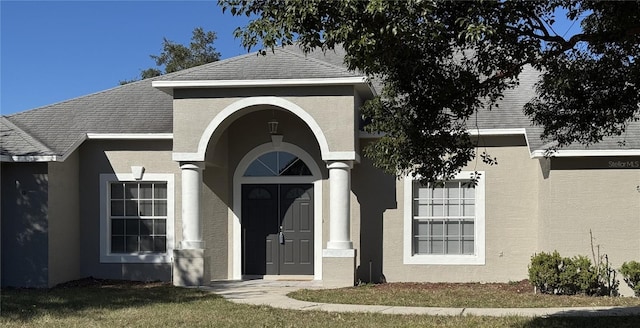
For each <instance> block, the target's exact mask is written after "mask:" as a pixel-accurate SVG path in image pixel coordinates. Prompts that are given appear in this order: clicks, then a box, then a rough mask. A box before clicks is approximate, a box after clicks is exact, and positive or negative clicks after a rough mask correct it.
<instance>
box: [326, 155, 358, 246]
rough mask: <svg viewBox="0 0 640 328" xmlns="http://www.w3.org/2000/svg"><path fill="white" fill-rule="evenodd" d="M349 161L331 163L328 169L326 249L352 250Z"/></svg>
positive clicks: (350, 164)
mask: <svg viewBox="0 0 640 328" xmlns="http://www.w3.org/2000/svg"><path fill="white" fill-rule="evenodd" d="M351 167H352V163H351V161H331V162H328V164H327V168H329V202H330V203H329V241H328V242H327V249H353V243H352V242H351V232H350V230H351V228H350V225H351V222H350V219H351V215H350V214H351V199H350V198H351Z"/></svg>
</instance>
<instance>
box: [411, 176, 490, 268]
mask: <svg viewBox="0 0 640 328" xmlns="http://www.w3.org/2000/svg"><path fill="white" fill-rule="evenodd" d="M474 173H475V172H473V171H462V172H460V173H458V174H457V175H456V176H455V177H454V179H453V180H467V179H470V178H471V177H472V176H473V174H474ZM478 173H479V177H478V184H477V185H476V187H475V196H476V200H475V204H476V206H475V214H476V215H475V221H474V230H475V231H474V252H475V254H473V255H462V254H461V255H432V254H413V182H414V178H413V177H411V176H410V175H407V176H405V178H404V220H403V221H404V231H403V234H404V235H403V239H404V245H403V246H404V252H403V253H404V256H403V259H404V264H432V265H484V264H485V233H486V231H485V200H486V199H485V178H486V176H485V172H484V171H478Z"/></svg>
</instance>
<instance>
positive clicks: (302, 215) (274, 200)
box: [242, 184, 314, 275]
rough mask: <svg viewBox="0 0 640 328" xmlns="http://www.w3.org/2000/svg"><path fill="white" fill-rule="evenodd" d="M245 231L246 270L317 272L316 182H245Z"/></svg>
mask: <svg viewBox="0 0 640 328" xmlns="http://www.w3.org/2000/svg"><path fill="white" fill-rule="evenodd" d="M280 226H282V232H283V233H284V237H285V242H284V244H283V245H281V244H280V243H279V239H278V234H279V231H280ZM242 231H243V235H242V236H243V240H242V247H243V252H242V254H243V259H242V260H243V274H247V275H265V274H267V275H278V274H284V275H307V274H308V275H311V274H313V258H314V256H313V185H311V184H295V185H294V184H291V185H289V184H287V185H284V184H283V185H277V184H261V185H251V184H245V185H242Z"/></svg>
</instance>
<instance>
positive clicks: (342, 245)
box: [327, 240, 353, 250]
mask: <svg viewBox="0 0 640 328" xmlns="http://www.w3.org/2000/svg"><path fill="white" fill-rule="evenodd" d="M327 249H335V250H345V249H353V242H351V241H331V240H330V241H328V242H327Z"/></svg>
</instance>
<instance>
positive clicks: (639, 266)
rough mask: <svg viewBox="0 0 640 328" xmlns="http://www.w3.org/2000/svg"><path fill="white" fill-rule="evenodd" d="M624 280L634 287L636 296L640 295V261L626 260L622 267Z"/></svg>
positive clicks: (621, 271)
mask: <svg viewBox="0 0 640 328" xmlns="http://www.w3.org/2000/svg"><path fill="white" fill-rule="evenodd" d="M620 273H621V274H622V277H623V278H624V282H626V283H627V285H629V287H631V289H633V292H634V293H635V295H636V296H640V263H639V262H636V261H630V262H624V263H622V267H621V268H620Z"/></svg>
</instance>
